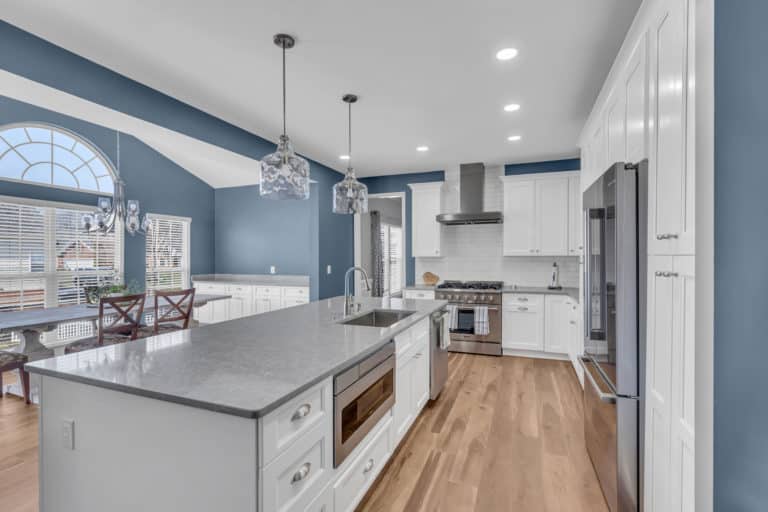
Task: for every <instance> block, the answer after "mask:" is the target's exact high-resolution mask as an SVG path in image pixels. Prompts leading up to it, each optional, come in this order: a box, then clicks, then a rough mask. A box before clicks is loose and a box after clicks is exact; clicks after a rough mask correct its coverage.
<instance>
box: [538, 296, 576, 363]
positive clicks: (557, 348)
mask: <svg viewBox="0 0 768 512" xmlns="http://www.w3.org/2000/svg"><path fill="white" fill-rule="evenodd" d="M569 304H570V302H569V299H568V297H566V296H565V295H547V296H546V297H545V298H544V351H546V352H550V353H554V354H567V353H568V341H569V338H570V336H569V335H570V329H569V328H568V326H569V325H570V324H569V323H568V320H569V318H570V316H569Z"/></svg>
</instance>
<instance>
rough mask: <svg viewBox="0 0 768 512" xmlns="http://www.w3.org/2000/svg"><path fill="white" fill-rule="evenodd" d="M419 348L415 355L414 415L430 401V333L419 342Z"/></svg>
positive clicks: (412, 382)
mask: <svg viewBox="0 0 768 512" xmlns="http://www.w3.org/2000/svg"><path fill="white" fill-rule="evenodd" d="M417 345H418V347H419V348H418V349H417V350H416V353H415V354H414V355H413V359H412V363H411V364H412V365H413V373H412V377H413V379H412V381H411V392H412V394H413V396H412V398H411V402H412V405H413V408H414V416H418V415H419V413H420V412H421V409H423V408H424V406H425V405H426V404H427V402H428V401H429V333H427V334H426V337H425V338H424V339H423V340H421V341H418V342H417Z"/></svg>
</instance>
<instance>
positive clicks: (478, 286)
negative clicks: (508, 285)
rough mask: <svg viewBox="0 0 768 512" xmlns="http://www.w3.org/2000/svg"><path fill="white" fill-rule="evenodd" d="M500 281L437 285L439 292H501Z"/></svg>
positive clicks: (455, 282) (450, 282)
mask: <svg viewBox="0 0 768 512" xmlns="http://www.w3.org/2000/svg"><path fill="white" fill-rule="evenodd" d="M503 286H504V283H502V282H501V281H444V282H442V283H440V284H439V285H437V288H438V289H439V290H501V289H502V287H503Z"/></svg>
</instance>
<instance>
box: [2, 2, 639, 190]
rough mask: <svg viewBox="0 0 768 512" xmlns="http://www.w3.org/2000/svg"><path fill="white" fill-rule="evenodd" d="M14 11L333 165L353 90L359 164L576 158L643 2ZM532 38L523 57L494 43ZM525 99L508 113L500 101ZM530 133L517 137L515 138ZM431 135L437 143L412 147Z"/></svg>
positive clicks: (24, 7)
mask: <svg viewBox="0 0 768 512" xmlns="http://www.w3.org/2000/svg"><path fill="white" fill-rule="evenodd" d="M2 4H3V13H2V16H3V19H5V20H7V21H9V22H10V23H12V24H15V25H17V26H19V27H21V28H23V29H25V30H27V31H29V32H32V33H34V34H37V35H39V36H41V37H43V38H45V39H48V40H50V41H52V42H54V43H56V44H58V45H60V46H62V47H64V48H67V49H69V50H71V51H73V52H75V53H78V54H80V55H83V56H85V57H87V58H89V59H91V60H94V61H96V62H98V63H100V64H103V65H105V66H107V67H109V68H111V69H113V70H115V71H118V72H120V73H122V74H124V75H127V76H129V77H131V78H133V79H135V80H138V81H139V82H142V83H145V84H147V85H149V86H151V87H154V88H156V89H158V90H160V91H162V92H165V93H167V94H169V95H171V96H174V97H176V98H178V99H180V100H182V101H185V102H187V103H190V104H192V105H194V106H196V107H198V108H200V109H202V110H205V111H206V112H209V113H211V114H213V115H216V116H218V117H221V118H223V119H225V120H227V121H229V122H231V123H233V124H235V125H237V126H240V127H243V128H245V129H247V130H249V131H252V132H253V133H256V134H259V135H261V136H263V137H265V138H268V139H270V140H276V137H277V135H278V134H279V133H280V129H281V105H280V87H281V86H280V51H279V49H277V48H276V47H275V46H273V44H272V36H273V34H274V33H276V32H287V33H290V34H293V35H295V36H296V37H297V39H298V44H297V46H296V48H294V49H293V50H290V51H289V53H288V133H289V135H290V136H291V138H292V139H293V140H294V144H295V146H296V148H297V150H298V151H300V152H301V153H303V154H305V155H307V156H309V157H311V158H314V159H315V160H318V161H320V162H322V163H324V164H326V165H328V166H330V167H333V168H335V169H342V168H343V167H344V163H343V162H341V161H340V160H339V159H338V156H339V155H340V154H343V153H346V108H345V105H344V104H343V103H342V102H341V96H342V95H343V94H344V93H346V92H354V93H356V94H358V95H359V96H360V102H359V103H358V104H357V105H355V107H354V109H353V127H354V133H353V135H354V147H353V149H354V156H355V167H356V168H357V169H358V172H359V174H361V175H376V174H393V173H399V172H415V171H426V170H435V169H443V168H446V167H447V166H450V165H455V164H456V163H459V162H473V161H482V162H485V163H487V164H496V165H498V164H504V163H515V162H526V161H535V160H544V159H554V158H565V157H571V156H576V155H578V148H577V137H578V135H579V132H580V130H581V128H582V126H583V124H584V122H585V120H586V118H587V115H588V114H589V111H590V109H591V107H592V104H593V102H594V99H595V97H596V96H597V94H598V92H599V89H600V86H601V84H602V82H603V80H604V78H605V76H606V74H607V73H608V70H609V68H610V65H611V63H612V61H613V58H614V56H615V54H616V52H617V51H618V49H619V46H620V44H621V41H622V40H623V37H624V34H625V33H626V31H627V29H628V27H629V24H630V23H631V20H632V17H633V16H634V14H635V12H636V10H637V7H638V6H639V4H640V0H579V1H574V0H482V1H481V0H475V1H459V0H449V1H445V0H442V1H438V0H420V1H416V0H387V1H381V0H378V1H374V0H358V1H355V2H352V1H348V0H347V1H344V0H324V1H317V0H281V1H272V0H269V1H259V0H250V1H244V0H227V1H225V2H219V3H211V2H203V1H201V0H196V1H190V0H163V1H162V2H157V1H151V0H135V1H132V2H105V1H103V0H68V1H67V2H51V1H50V0H3V2H2ZM507 46H512V47H515V48H517V49H518V50H519V51H520V54H519V56H518V57H517V58H516V59H514V60H511V61H507V62H500V61H497V60H496V59H495V58H494V54H495V52H496V50H498V49H500V48H503V47H507ZM507 103H519V104H521V105H522V108H521V109H520V111H518V112H515V113H505V112H503V111H502V107H503V105H505V104H507ZM513 134H519V135H522V137H523V138H522V140H521V141H520V142H515V143H512V142H508V141H507V140H506V138H507V136H509V135H513ZM421 144H425V145H428V146H429V147H430V151H429V152H427V153H418V152H417V151H416V150H415V148H416V146H418V145H421Z"/></svg>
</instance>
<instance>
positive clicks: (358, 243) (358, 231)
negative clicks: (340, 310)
mask: <svg viewBox="0 0 768 512" xmlns="http://www.w3.org/2000/svg"><path fill="white" fill-rule="evenodd" d="M373 198H380V199H400V211H401V212H402V215H401V218H402V219H403V226H402V230H401V232H402V242H401V243H402V246H401V247H402V248H403V269H402V272H401V274H402V278H403V283H402V284H403V289H405V283H406V273H407V272H406V265H407V264H408V258H407V256H406V247H405V242H406V240H407V236H408V219H407V217H406V210H405V192H385V193H381V194H368V199H373ZM362 236H363V233H362V228H361V225H360V215H359V214H358V215H355V266H356V267H359V266H360V263H361V262H362V258H361V254H360V253H361V250H362V240H361V237H362ZM354 284H355V287H354V288H353V289H354V293H355V295H358V294H359V293H361V292H362V290H359V289H358V287H359V285H360V279H355V280H354Z"/></svg>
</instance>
